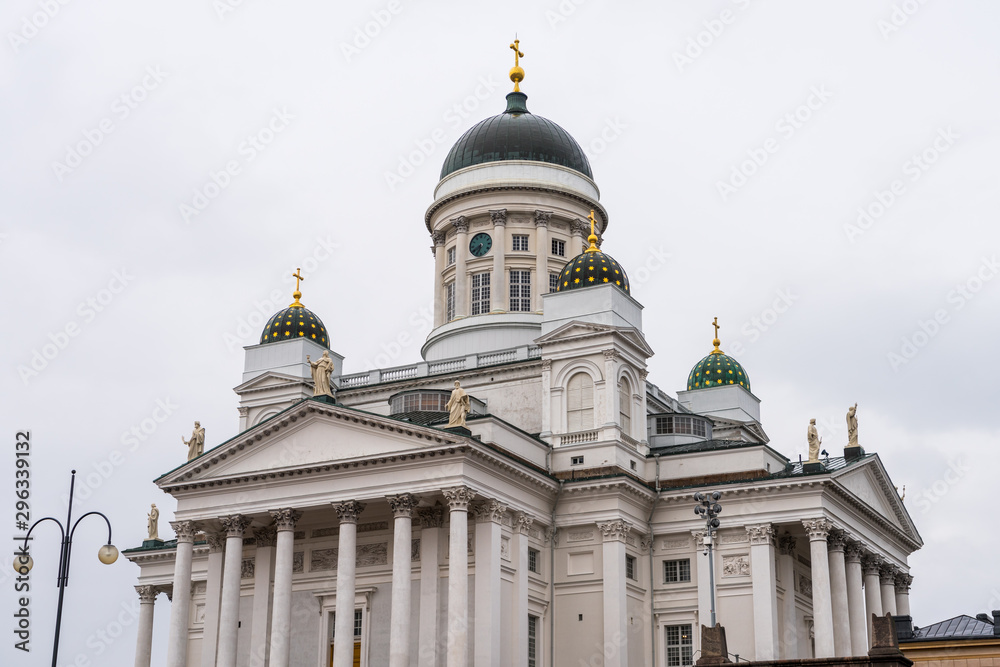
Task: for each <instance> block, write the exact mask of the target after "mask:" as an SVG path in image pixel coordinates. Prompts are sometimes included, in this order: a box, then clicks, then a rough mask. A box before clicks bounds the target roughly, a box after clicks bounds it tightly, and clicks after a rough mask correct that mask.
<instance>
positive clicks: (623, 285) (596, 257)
mask: <svg viewBox="0 0 1000 667" xmlns="http://www.w3.org/2000/svg"><path fill="white" fill-rule="evenodd" d="M595 222H596V221H595V220H594V212H593V211H591V212H590V236H588V237H587V241H589V242H590V247H589V248H587V249H586V250H584V251H583V252H582V253H580V254H579V255H577V256H576V257H574V258H573V259H571V260H570V261H569V263H568V264H567V265H566V266H564V267H563V270H562V272H561V273H560V274H559V283H558V284H557V285H556V291H557V292H566V291H569V290H572V289H580V288H581V287H595V286H597V285H607V284H611V285H614V286H615V287H617V288H618V289H620V290H621V291H623V292H625V293H626V294H629V287H628V276H627V275H625V269H623V268H622V266H621V264H619V263H618V262H616V261H615V259H614V258H613V257H612V256H611V255H607V254H605V253H603V252H601V250H600V248H598V247H597V240H598V239H597V234H596V233H595V232H594V223H595Z"/></svg>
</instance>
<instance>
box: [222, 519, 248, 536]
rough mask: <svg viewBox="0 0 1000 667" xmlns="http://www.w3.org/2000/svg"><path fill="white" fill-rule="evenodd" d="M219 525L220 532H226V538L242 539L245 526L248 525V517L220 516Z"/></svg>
mask: <svg viewBox="0 0 1000 667" xmlns="http://www.w3.org/2000/svg"><path fill="white" fill-rule="evenodd" d="M219 523H221V524H222V530H224V531H226V537H227V538H230V537H240V538H242V537H243V533H244V531H246V529H247V526H249V525H250V517H248V516H244V515H242V514H230V515H229V516H220V517H219Z"/></svg>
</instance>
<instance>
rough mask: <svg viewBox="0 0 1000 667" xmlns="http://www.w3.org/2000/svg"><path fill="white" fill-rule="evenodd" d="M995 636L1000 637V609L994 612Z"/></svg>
mask: <svg viewBox="0 0 1000 667" xmlns="http://www.w3.org/2000/svg"><path fill="white" fill-rule="evenodd" d="M993 636H994V637H1000V609H994V610H993Z"/></svg>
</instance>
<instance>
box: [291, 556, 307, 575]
mask: <svg viewBox="0 0 1000 667" xmlns="http://www.w3.org/2000/svg"><path fill="white" fill-rule="evenodd" d="M305 561H306V554H305V552H304V551H296V552H295V553H293V554H292V572H302V571H303V570H304V569H305Z"/></svg>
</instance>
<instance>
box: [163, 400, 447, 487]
mask: <svg viewBox="0 0 1000 667" xmlns="http://www.w3.org/2000/svg"><path fill="white" fill-rule="evenodd" d="M457 440H460V438H457V437H454V436H451V435H450V434H448V433H443V432H441V431H439V430H437V429H433V428H429V427H421V426H416V425H413V424H408V423H404V422H400V421H397V420H394V419H390V418H388V417H383V416H380V415H373V414H370V413H366V412H362V411H359V410H351V409H349V408H344V407H342V406H336V405H329V404H324V403H319V402H315V401H303V402H301V403H299V404H297V405H295V406H293V407H292V408H289V409H288V410H286V411H284V412H282V413H281V414H279V415H276V416H275V417H273V418H271V419H269V420H267V421H265V422H264V423H262V424H259V425H257V426H255V427H253V428H251V429H249V430H247V431H245V432H243V433H241V434H240V435H238V436H236V437H235V438H232V439H230V440H228V441H226V442H224V443H222V444H221V445H219V446H217V447H214V448H212V449H211V450H209V451H206V452H205V453H204V454H203V455H202V456H200V457H198V458H197V459H195V460H193V461H190V462H188V463H187V464H186V465H184V466H181V467H180V468H178V469H176V470H174V471H171V472H169V473H167V474H166V475H164V476H163V477H161V478H160V479H159V480H157V482H158V483H159V484H160V485H161V486H164V485H170V484H174V483H177V482H182V481H183V482H185V483H192V482H202V481H208V480H211V479H215V478H219V479H224V478H229V477H233V476H245V475H255V474H258V473H270V472H275V471H293V470H296V469H304V468H312V467H315V466H321V465H325V464H330V463H337V462H341V461H346V460H357V459H363V458H365V457H372V456H375V457H383V456H387V455H394V454H401V453H405V452H412V451H414V450H420V449H426V448H430V447H440V446H441V445H442V444H450V443H454V442H456V441H457Z"/></svg>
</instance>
